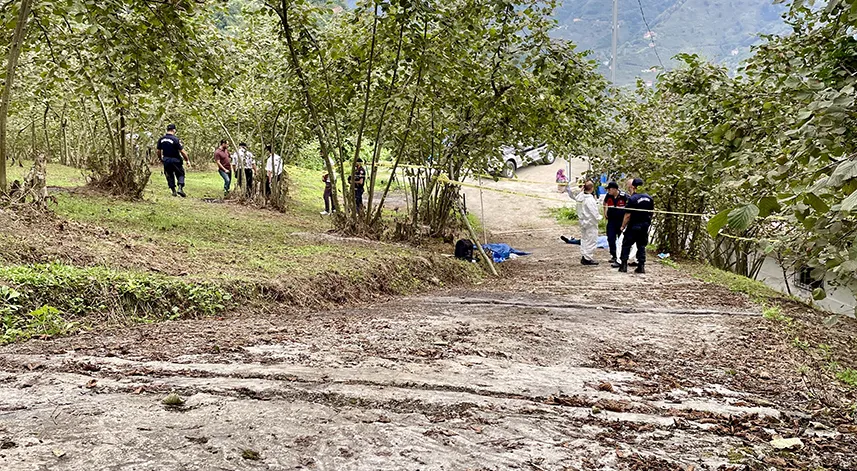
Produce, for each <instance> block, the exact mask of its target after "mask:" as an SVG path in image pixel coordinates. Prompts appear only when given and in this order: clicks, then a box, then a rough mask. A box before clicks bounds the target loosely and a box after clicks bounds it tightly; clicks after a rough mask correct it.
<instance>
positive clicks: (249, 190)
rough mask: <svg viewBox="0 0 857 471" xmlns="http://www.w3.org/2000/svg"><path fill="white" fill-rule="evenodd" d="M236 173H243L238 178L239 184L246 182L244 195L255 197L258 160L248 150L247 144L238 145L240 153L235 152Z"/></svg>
mask: <svg viewBox="0 0 857 471" xmlns="http://www.w3.org/2000/svg"><path fill="white" fill-rule="evenodd" d="M233 167H234V168H235V172H236V173H238V172H242V174H241V175H240V176H239V177H238V182H239V183H240V182H241V179H242V177H243V180H244V195H245V196H247V197H248V198H250V197H251V196H253V173H254V172H255V171H256V158H255V156H253V153H252V152H250V151H249V150H247V144H246V143H243V142H242V143H240V144H238V151H236V152H235V161H234V162H233Z"/></svg>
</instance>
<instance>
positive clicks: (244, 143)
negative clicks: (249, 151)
mask: <svg viewBox="0 0 857 471" xmlns="http://www.w3.org/2000/svg"><path fill="white" fill-rule="evenodd" d="M238 147H247V143H246V142H242V143H241V144H238Z"/></svg>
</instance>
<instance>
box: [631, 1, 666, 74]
mask: <svg viewBox="0 0 857 471" xmlns="http://www.w3.org/2000/svg"><path fill="white" fill-rule="evenodd" d="M637 4H638V5H640V16H642V17H643V23H644V24H645V25H646V31H648V33H649V39H650V40H651V41H652V49H654V50H655V57H657V58H658V63H660V64H661V69H663V70H667V68H666V67H665V66H664V61H662V60H661V55H660V54H658V46H657V44H655V33H653V32H652V28H650V27H649V22H648V21H647V20H646V13H645V12H644V11H643V2H642V0H637Z"/></svg>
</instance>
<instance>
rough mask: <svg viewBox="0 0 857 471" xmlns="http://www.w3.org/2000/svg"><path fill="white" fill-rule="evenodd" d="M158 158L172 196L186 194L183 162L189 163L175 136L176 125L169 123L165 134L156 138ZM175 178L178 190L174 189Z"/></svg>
mask: <svg viewBox="0 0 857 471" xmlns="http://www.w3.org/2000/svg"><path fill="white" fill-rule="evenodd" d="M158 158H159V159H161V162H163V164H164V175H166V177H167V186H169V187H170V191H172V192H173V196H181V197H182V198H184V197H186V196H187V195H186V194H185V192H184V166H183V162H182V158H184V162H188V163H190V160H188V156H187V152H185V151H184V147H183V146H182V143H181V141H180V140H179V138H178V136H176V125H175V124H170V125H168V126H167V134H166V135H164V137H162V138H161V139H159V140H158ZM176 180H178V190H176Z"/></svg>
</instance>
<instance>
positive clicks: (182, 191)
mask: <svg viewBox="0 0 857 471" xmlns="http://www.w3.org/2000/svg"><path fill="white" fill-rule="evenodd" d="M177 193H178V195H179V196H181V197H182V198H184V197H186V196H187V195H186V194H184V185H179V191H177Z"/></svg>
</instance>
